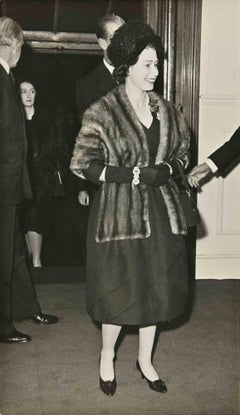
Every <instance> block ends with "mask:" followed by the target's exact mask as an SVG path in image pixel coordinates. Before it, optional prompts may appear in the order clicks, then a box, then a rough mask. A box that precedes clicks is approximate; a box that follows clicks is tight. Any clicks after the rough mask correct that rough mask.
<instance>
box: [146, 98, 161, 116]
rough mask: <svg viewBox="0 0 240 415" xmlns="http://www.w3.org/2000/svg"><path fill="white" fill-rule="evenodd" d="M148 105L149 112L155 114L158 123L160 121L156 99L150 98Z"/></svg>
mask: <svg viewBox="0 0 240 415" xmlns="http://www.w3.org/2000/svg"><path fill="white" fill-rule="evenodd" d="M148 105H149V107H150V111H151V112H153V113H154V114H156V117H157V119H158V121H160V109H159V101H158V99H151V98H150V100H149V103H148Z"/></svg>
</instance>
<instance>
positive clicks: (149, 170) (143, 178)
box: [140, 163, 170, 186]
mask: <svg viewBox="0 0 240 415" xmlns="http://www.w3.org/2000/svg"><path fill="white" fill-rule="evenodd" d="M169 177H170V168H169V166H167V165H166V164H163V163H160V164H158V165H156V166H153V167H142V168H141V172H140V182H143V183H145V184H149V185H150V186H162V185H164V184H166V183H167V182H168V180H169Z"/></svg>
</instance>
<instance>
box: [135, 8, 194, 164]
mask: <svg viewBox="0 0 240 415" xmlns="http://www.w3.org/2000/svg"><path fill="white" fill-rule="evenodd" d="M143 7H144V18H145V21H146V23H148V24H150V26H152V27H153V29H154V30H155V32H156V33H157V34H158V35H160V36H161V38H162V43H163V48H164V56H165V59H164V70H163V76H164V82H163V95H164V97H165V98H166V99H168V100H171V101H173V102H174V103H175V104H176V106H178V107H180V108H181V109H182V111H183V113H184V115H185V117H186V119H187V122H188V125H189V127H190V130H191V134H192V145H191V164H192V165H194V164H196V162H197V149H198V124H199V79H200V76H199V75H200V43H201V13H202V0H144V2H143Z"/></svg>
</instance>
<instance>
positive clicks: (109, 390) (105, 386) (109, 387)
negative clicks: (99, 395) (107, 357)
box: [99, 358, 117, 396]
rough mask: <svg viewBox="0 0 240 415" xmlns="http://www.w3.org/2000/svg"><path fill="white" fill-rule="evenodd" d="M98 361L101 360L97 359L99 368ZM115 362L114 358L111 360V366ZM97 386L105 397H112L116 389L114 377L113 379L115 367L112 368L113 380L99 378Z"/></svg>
mask: <svg viewBox="0 0 240 415" xmlns="http://www.w3.org/2000/svg"><path fill="white" fill-rule="evenodd" d="M100 360H101V358H99V367H100ZM115 360H116V359H115V358H114V359H113V364H114V363H115ZM114 366H115V365H114ZM99 385H100V389H101V390H102V391H103V393H105V395H107V396H113V395H114V393H115V392H116V388H117V382H116V377H115V367H114V379H113V380H103V379H102V378H101V376H100V378H99Z"/></svg>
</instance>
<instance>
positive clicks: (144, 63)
mask: <svg viewBox="0 0 240 415" xmlns="http://www.w3.org/2000/svg"><path fill="white" fill-rule="evenodd" d="M157 76H158V58H157V53H156V50H155V49H154V48H153V47H151V46H147V47H146V48H145V49H144V50H143V51H142V53H141V54H140V55H139V58H138V61H137V63H135V64H134V65H132V66H130V67H129V70H128V76H127V78H128V81H130V82H131V83H132V84H134V85H135V86H136V87H137V88H138V89H140V90H141V91H151V90H152V89H153V87H154V83H155V81H156V79H157Z"/></svg>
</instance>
